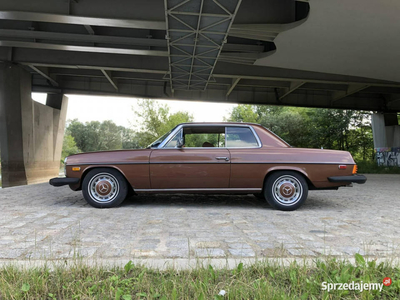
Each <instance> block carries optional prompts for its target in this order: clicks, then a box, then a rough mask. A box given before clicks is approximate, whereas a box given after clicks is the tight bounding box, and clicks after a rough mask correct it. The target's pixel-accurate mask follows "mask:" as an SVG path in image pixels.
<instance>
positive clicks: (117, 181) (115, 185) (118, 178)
mask: <svg viewBox="0 0 400 300" xmlns="http://www.w3.org/2000/svg"><path fill="white" fill-rule="evenodd" d="M82 193H83V196H84V197H85V199H86V201H87V202H88V203H89V204H90V205H91V206H93V207H97V208H109V207H115V206H118V205H120V204H121V203H122V202H123V201H124V200H125V198H126V196H127V194H128V183H127V182H126V180H125V178H124V177H123V176H122V175H121V173H119V172H118V171H117V170H114V169H108V168H99V169H94V170H91V171H89V173H88V174H87V175H86V176H85V178H84V180H83V183H82Z"/></svg>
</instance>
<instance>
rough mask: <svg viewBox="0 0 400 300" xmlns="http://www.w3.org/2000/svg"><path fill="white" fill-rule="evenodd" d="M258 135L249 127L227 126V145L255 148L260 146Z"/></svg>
mask: <svg viewBox="0 0 400 300" xmlns="http://www.w3.org/2000/svg"><path fill="white" fill-rule="evenodd" d="M258 146H259V145H258V143H257V140H256V137H255V136H254V134H253V132H252V131H251V129H250V128H248V127H227V128H226V147H231V148H235V147H238V148H254V147H258Z"/></svg>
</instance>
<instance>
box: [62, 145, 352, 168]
mask: <svg viewBox="0 0 400 300" xmlns="http://www.w3.org/2000/svg"><path fill="white" fill-rule="evenodd" d="M169 149H170V150H174V148H169ZM192 149H203V148H192ZM215 149H224V148H215ZM227 163H228V162H227ZM230 163H231V164H236V165H240V164H242V165H246V164H247V165H256V164H257V165H272V164H275V165H287V164H294V165H341V164H343V162H276V161H275V162H232V161H230ZM148 164H224V162H218V161H215V162H214V161H205V162H187V161H178V162H169V161H159V162H104V163H79V164H68V165H67V166H68V167H72V166H93V165H148ZM347 165H349V166H350V165H354V164H352V163H348V164H347Z"/></svg>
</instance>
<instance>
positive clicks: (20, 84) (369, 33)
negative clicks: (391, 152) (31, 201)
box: [0, 0, 400, 186]
mask: <svg viewBox="0 0 400 300" xmlns="http://www.w3.org/2000/svg"><path fill="white" fill-rule="evenodd" d="M399 13H400V4H398V3H397V2H396V1H391V0H382V1H379V2H377V1H374V0H353V1H350V2H349V1H348V0H309V1H305V0H302V1H295V0H245V1H241V0H164V1H162V0H135V1H131V0H116V1H112V2H111V1H106V0H38V1H34V2H32V1H26V0H3V1H1V3H0V61H1V68H0V87H1V91H0V105H1V106H0V108H1V146H2V163H3V169H2V170H3V171H2V172H3V184H4V185H5V186H7V185H16V184H21V183H30V182H36V181H40V180H42V179H44V178H47V177H48V176H50V174H53V173H54V174H56V164H57V163H58V159H59V153H60V149H61V148H60V147H59V143H60V140H62V132H63V129H64V122H63V116H64V118H65V110H66V107H67V101H66V100H64V101H63V95H64V94H95V95H118V96H133V97H142V98H155V99H181V100H203V101H218V102H231V103H247V104H273V105H292V106H306V107H328V108H343V109H360V110H372V111H376V112H379V113H384V114H377V115H376V116H374V134H375V136H376V141H378V140H379V144H377V145H376V147H377V148H379V147H395V146H399V147H400V145H397V144H396V143H397V142H398V140H399V139H400V138H399V136H400V131H399V129H398V123H397V119H396V118H395V117H394V116H395V113H397V112H398V111H400V71H399V70H400V68H399V67H400V66H399V64H400V63H399V60H398V59H397V53H398V52H399V48H400V42H399V40H398V37H397V35H398V32H399V30H400V23H399V22H397V16H398V15H399ZM31 91H36V92H45V93H48V95H49V96H48V103H47V105H48V107H41V106H40V105H38V104H33V103H31V100H30V92H31ZM44 114H47V117H44ZM395 119H396V121H395ZM39 124H40V125H39ZM38 126H44V129H43V130H42V131H38V129H37V128H39V127H38ZM388 126H389V127H390V128H387V127H388ZM39 132H40V133H39ZM39 137H40V138H39ZM43 137H46V139H44V140H43ZM378 137H379V138H378ZM44 144H45V145H46V147H44V146H43V145H44ZM16 150H18V151H16ZM28 154H29V155H28ZM38 170H41V171H40V174H39V173H37V172H38Z"/></svg>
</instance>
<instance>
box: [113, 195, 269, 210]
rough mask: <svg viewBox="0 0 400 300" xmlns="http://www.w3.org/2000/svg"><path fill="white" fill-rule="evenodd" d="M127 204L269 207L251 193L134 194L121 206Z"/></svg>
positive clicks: (126, 205)
mask: <svg viewBox="0 0 400 300" xmlns="http://www.w3.org/2000/svg"><path fill="white" fill-rule="evenodd" d="M128 206H177V207H200V206H203V207H204V206H207V207H210V206H214V207H223V206H225V207H246V208H250V207H252V208H270V206H269V205H268V203H267V202H266V201H265V200H260V199H258V198H256V197H254V196H252V195H197V194H174V195H166V194H153V195H140V196H138V195H135V196H132V197H129V198H127V199H126V200H125V201H124V202H123V203H122V205H121V207H128Z"/></svg>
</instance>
